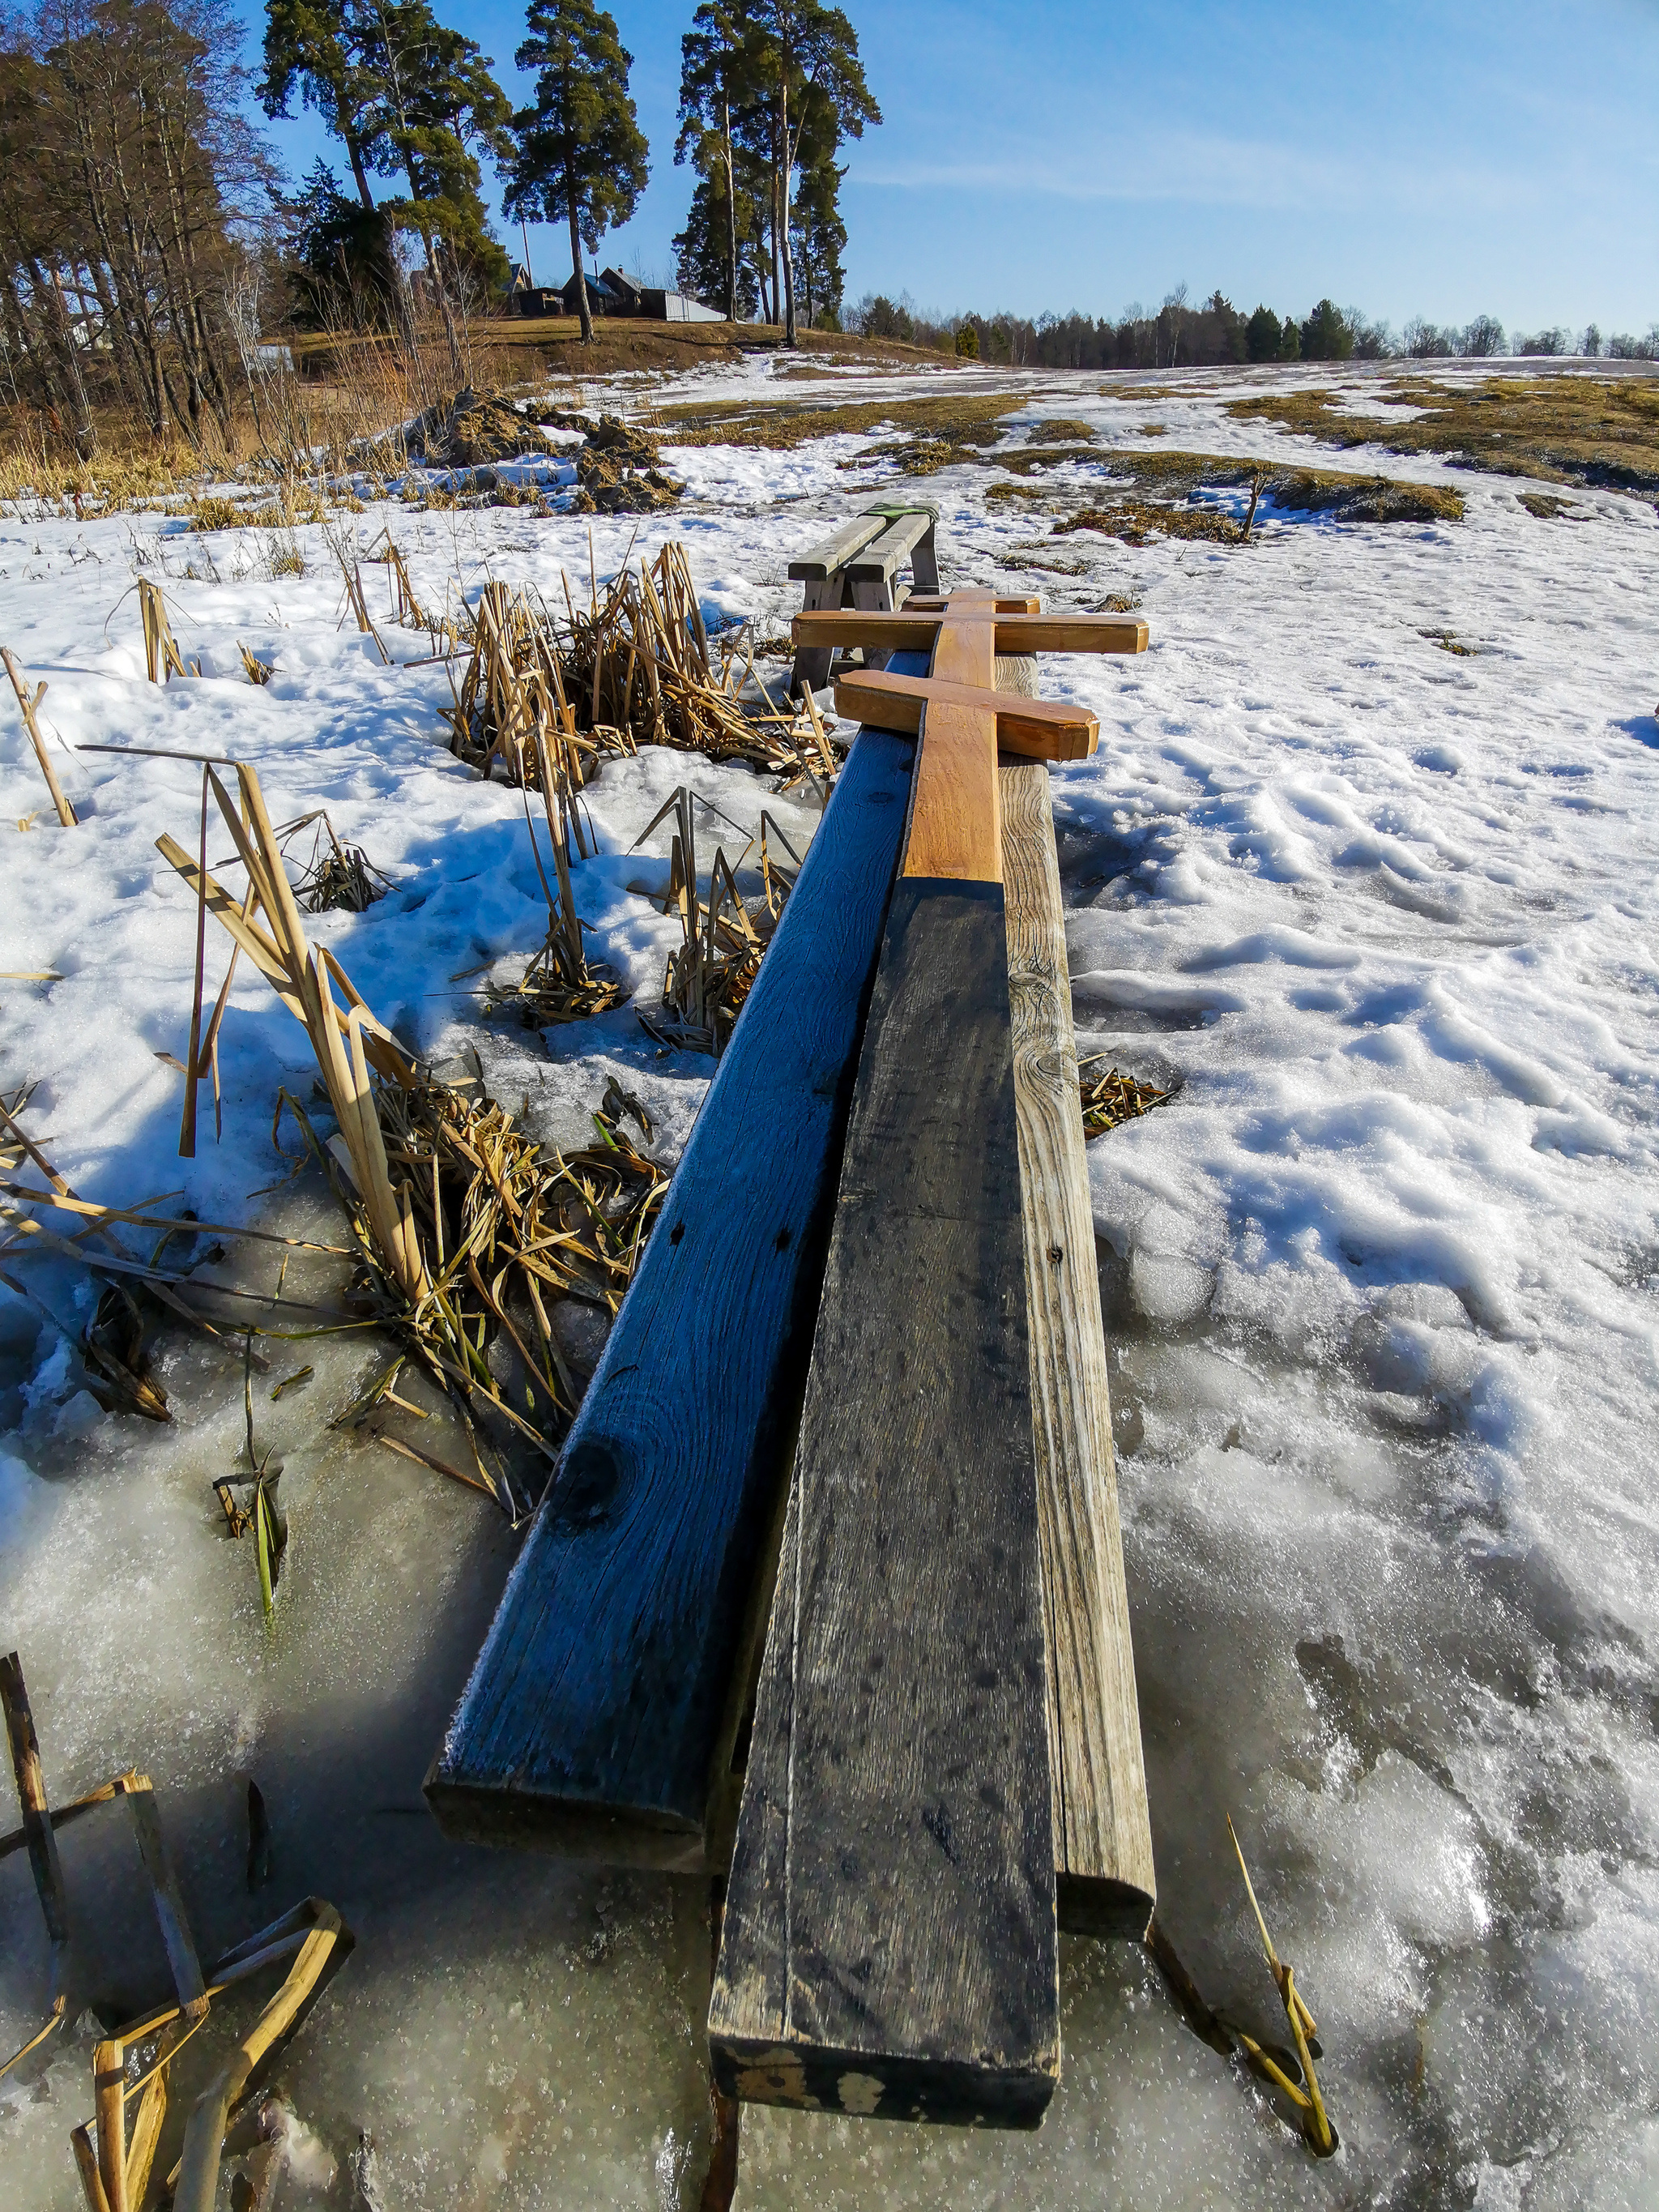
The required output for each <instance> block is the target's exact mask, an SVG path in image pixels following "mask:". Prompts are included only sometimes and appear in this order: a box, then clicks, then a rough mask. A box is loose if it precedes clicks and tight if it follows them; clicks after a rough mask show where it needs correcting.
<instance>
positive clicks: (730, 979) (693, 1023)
mask: <svg viewBox="0 0 1659 2212" xmlns="http://www.w3.org/2000/svg"><path fill="white" fill-rule="evenodd" d="M695 805H696V793H694V792H693V791H691V790H690V787H688V786H686V785H684V784H682V785H681V786H680V787H678V789H677V790H676V791H674V792H673V793H671V795H670V797H669V798H668V799H667V800H666V802H665V804H664V805H662V806H661V807H660V808H659V810H658V811H657V812H656V814H655V815H654V816H653V817H652V819H651V821H650V822H648V823H647V825H646V827H645V829H644V830H643V831H642V832H641V835H640V836H639V837H637V838H636V839H635V848H638V847H639V846H640V845H641V844H643V843H644V842H645V840H646V838H647V837H648V836H650V835H651V832H652V831H653V829H655V828H656V826H657V824H658V823H659V822H660V821H662V820H663V818H664V817H665V816H666V815H668V814H672V815H673V817H674V819H675V829H674V836H673V842H672V845H671V850H670V856H669V881H668V904H669V905H670V906H672V907H675V908H677V910H678V915H679V920H680V933H681V941H680V945H679V949H678V951H676V952H674V953H673V954H671V956H670V958H669V962H668V969H667V973H666V974H665V976H664V979H663V994H662V1000H663V1008H664V1012H663V1014H662V1015H661V1016H660V1017H658V1016H654V1015H649V1014H641V1016H640V1020H641V1023H642V1024H643V1025H644V1027H645V1028H646V1030H647V1031H648V1032H649V1034H650V1035H651V1036H654V1037H656V1038H657V1039H658V1041H659V1042H661V1043H664V1044H667V1045H671V1046H675V1047H678V1048H680V1049H682V1050H685V1051H691V1052H706V1053H710V1054H714V1057H715V1058H717V1059H718V1058H719V1056H720V1054H721V1053H722V1052H724V1051H725V1049H726V1044H727V1043H728V1042H729V1041H730V1038H731V1035H732V1028H733V1026H734V1025H735V1024H736V1022H737V1018H738V1015H739V1014H740V1013H741V1012H743V1008H744V1002H745V1001H746V1000H747V999H748V996H749V994H750V991H751V990H752V989H753V988H754V985H755V978H756V976H757V975H758V974H759V973H760V963H761V959H762V957H763V954H764V952H765V951H766V947H767V945H768V944H769V942H770V940H771V935H772V932H773V930H774V929H775V927H776V926H777V922H778V919H779V916H780V915H781V914H782V912H783V905H784V901H785V900H786V898H787V896H788V895H789V891H790V890H791V889H792V888H793V884H794V880H795V877H794V874H793V873H791V872H789V871H788V870H787V869H786V868H784V867H783V866H781V865H780V863H779V862H777V861H776V860H775V859H774V858H773V856H772V851H771V846H770V842H769V838H771V837H775V839H776V840H777V842H779V843H780V844H781V846H782V847H783V848H784V850H785V851H786V852H787V854H788V855H789V857H790V859H791V860H793V862H794V864H795V871H796V872H799V868H800V855H799V854H798V853H797V852H796V851H795V849H794V848H793V845H791V844H790V842H789V841H788V839H787V837H786V836H784V834H783V832H782V830H781V829H779V827H778V825H777V823H775V821H774V820H773V819H772V817H771V816H770V815H769V814H768V813H766V812H764V811H763V812H762V815H761V820H760V830H759V836H758V843H759V846H760V869H761V881H762V885H763V896H764V900H765V913H764V915H751V914H750V911H749V909H748V908H747V907H746V906H745V904H744V901H743V898H742V896H741V895H740V894H739V892H738V882H737V874H736V871H735V870H734V869H733V868H732V864H731V862H730V861H729V860H727V859H726V854H725V853H724V851H723V850H722V849H721V848H720V847H718V846H716V848H715V849H714V861H713V863H712V865H711V866H710V869H709V876H708V903H707V904H706V905H705V904H704V903H703V902H702V896H701V893H700V891H699V888H698V881H697V851H696V822H695V815H694V811H693V810H694V807H695ZM756 842H757V840H756V839H752V838H751V839H750V845H749V846H748V847H745V848H744V852H743V854H739V856H738V866H739V867H741V866H742V865H743V861H744V859H746V858H747V856H748V853H749V851H750V849H752V848H753V846H754V844H755V843H756Z"/></svg>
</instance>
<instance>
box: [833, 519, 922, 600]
mask: <svg viewBox="0 0 1659 2212" xmlns="http://www.w3.org/2000/svg"><path fill="white" fill-rule="evenodd" d="M933 520H934V518H933V512H932V510H931V509H930V508H926V507H917V508H915V509H913V510H912V512H911V513H908V514H901V515H897V516H896V517H894V519H893V520H891V521H890V522H889V523H888V524H887V526H886V528H885V529H884V531H883V532H882V533H881V535H880V537H879V538H875V539H873V540H872V542H871V543H870V544H867V545H866V546H865V547H864V549H863V550H862V551H860V552H858V553H854V554H852V555H851V556H848V560H847V562H846V563H845V565H846V569H847V573H848V576H850V577H851V578H852V580H853V581H854V583H855V584H857V583H875V582H878V581H879V582H884V583H890V582H891V581H892V580H893V577H894V576H895V574H896V573H897V571H898V569H899V568H900V566H901V565H902V562H905V561H907V560H908V558H909V556H910V555H911V553H912V551H913V550H914V549H915V547H916V546H917V545H918V544H921V540H922V539H923V538H931V537H932V535H933Z"/></svg>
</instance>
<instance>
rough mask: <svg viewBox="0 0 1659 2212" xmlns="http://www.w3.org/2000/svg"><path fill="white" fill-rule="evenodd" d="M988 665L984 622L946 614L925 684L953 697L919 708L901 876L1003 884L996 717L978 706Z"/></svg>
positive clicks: (936, 634) (986, 683) (990, 665)
mask: <svg viewBox="0 0 1659 2212" xmlns="http://www.w3.org/2000/svg"><path fill="white" fill-rule="evenodd" d="M993 662H994V656H993V653H992V651H991V637H990V632H989V630H988V629H987V627H986V625H985V624H984V623H975V622H970V621H967V620H954V619H951V617H948V616H947V617H944V618H942V619H941V620H940V622H939V625H938V627H937V628H936V629H935V630H934V633H933V659H932V663H931V665H930V666H929V669H928V682H929V684H930V685H933V684H941V683H948V684H951V685H952V686H954V693H953V696H952V697H951V699H949V700H947V699H945V698H944V697H943V696H941V697H939V699H938V700H936V701H934V702H933V703H930V704H928V705H927V706H926V707H925V708H924V710H923V712H924V714H925V720H922V721H921V724H920V726H921V749H920V750H919V751H918V753H917V755H916V769H915V783H914V786H913V787H912V791H911V795H910V819H909V821H908V823H907V824H906V825H905V846H904V857H903V860H902V861H901V863H900V870H901V872H902V874H904V875H907V876H938V877H941V878H943V877H949V878H952V879H953V880H955V881H957V882H962V883H984V884H994V883H1000V881H1001V879H1002V828H1001V823H1000V819H999V817H998V812H997V809H998V805H999V799H998V786H997V732H996V720H995V717H994V714H990V713H987V710H986V706H985V695H986V694H987V693H988V692H989V690H990V688H991V677H992V671H993ZM870 680H871V681H872V682H873V680H874V679H873V678H872V679H870ZM839 703H840V702H839V695H838V696H837V704H839Z"/></svg>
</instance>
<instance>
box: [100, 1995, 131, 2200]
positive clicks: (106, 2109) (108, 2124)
mask: <svg viewBox="0 0 1659 2212" xmlns="http://www.w3.org/2000/svg"><path fill="white" fill-rule="evenodd" d="M125 2079H126V2051H125V2047H124V2045H122V2044H121V2043H120V2042H119V2041H118V2040H117V2039H114V2038H112V2039H110V2040H109V2041H107V2042H105V2043H99V2044H94V2046H93V2052H92V2089H93V2105H94V2115H95V2118H96V2124H97V2129H98V2179H99V2180H100V2182H101V2183H102V2184H103V2188H104V2202H105V2203H106V2204H107V2205H108V2207H109V2212H127V2137H126V2109H125V2105H124V2103H123V2101H122V2097H121V2090H122V2087H123V2085H124V2083H125Z"/></svg>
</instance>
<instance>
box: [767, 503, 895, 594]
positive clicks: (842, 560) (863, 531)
mask: <svg viewBox="0 0 1659 2212" xmlns="http://www.w3.org/2000/svg"><path fill="white" fill-rule="evenodd" d="M886 528H887V517H886V516H885V515H884V514H855V515H854V517H853V519H852V520H851V521H850V522H844V523H843V524H842V526H841V528H840V529H839V530H837V531H836V532H835V534H834V536H833V537H830V538H825V539H824V540H823V543H822V544H818V545H815V546H814V547H813V548H812V550H811V552H810V553H804V554H803V555H802V556H801V557H800V558H799V560H798V561H792V562H790V563H789V574H790V576H791V578H792V579H793V580H794V581H795V582H796V583H804V582H808V581H817V582H822V581H823V579H824V578H825V577H827V576H832V575H834V574H835V573H836V570H837V569H838V568H845V566H846V565H847V563H848V561H850V560H851V559H852V557H853V556H854V554H855V553H861V552H862V551H863V550H864V548H865V547H866V545H869V544H873V543H874V541H875V540H876V539H877V538H879V537H880V536H881V535H882V534H883V532H884V531H885V530H886Z"/></svg>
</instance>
